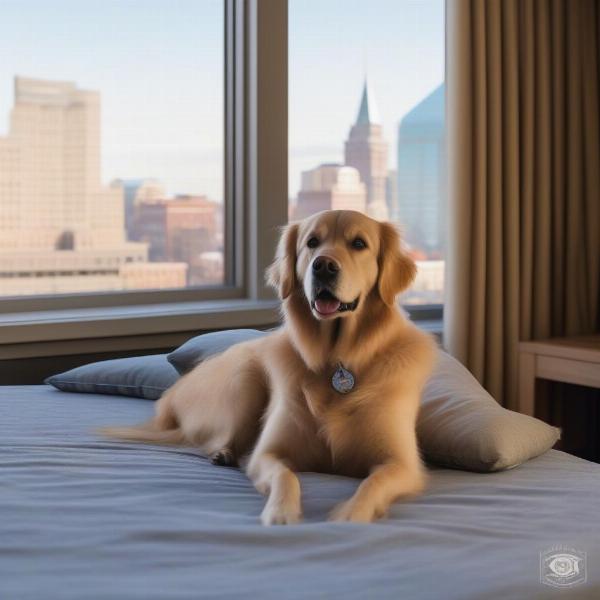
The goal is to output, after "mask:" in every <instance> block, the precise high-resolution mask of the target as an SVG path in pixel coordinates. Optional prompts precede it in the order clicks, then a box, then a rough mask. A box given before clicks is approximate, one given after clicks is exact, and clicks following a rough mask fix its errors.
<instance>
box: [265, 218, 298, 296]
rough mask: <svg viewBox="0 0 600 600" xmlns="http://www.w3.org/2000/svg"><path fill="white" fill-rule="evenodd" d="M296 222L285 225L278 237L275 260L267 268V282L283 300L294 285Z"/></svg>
mask: <svg viewBox="0 0 600 600" xmlns="http://www.w3.org/2000/svg"><path fill="white" fill-rule="evenodd" d="M297 242H298V223H290V224H289V225H286V226H285V227H284V228H283V230H282V232H281V237H280V238H279V243H278V244H277V251H276V252H275V260H274V261H273V264H272V265H271V266H270V267H269V268H268V269H267V283H268V284H269V285H270V286H272V287H274V288H275V289H276V290H277V293H278V294H279V297H280V298H281V299H282V300H285V299H286V298H287V297H288V296H289V295H290V294H291V293H292V290H293V289H294V287H295V286H296V244H297Z"/></svg>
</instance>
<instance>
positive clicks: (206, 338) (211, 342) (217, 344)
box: [167, 329, 269, 375]
mask: <svg viewBox="0 0 600 600" xmlns="http://www.w3.org/2000/svg"><path fill="white" fill-rule="evenodd" d="M268 333H269V332H267V331H258V330H257V329H229V330H227V331H213V332H212V333H205V334H203V335H197V336H196V337H193V338H192V339H191V340H188V341H187V342H185V343H184V344H182V345H181V346H179V348H177V350H174V351H173V352H171V354H169V355H168V356H167V359H168V361H169V362H170V363H171V364H172V365H173V366H174V367H175V368H176V369H177V371H178V372H179V373H180V374H181V375H184V374H185V373H187V372H188V371H191V370H192V369H193V368H194V367H195V366H196V365H197V364H198V363H201V362H203V361H205V360H206V359H207V358H209V357H211V356H214V355H215V354H219V353H221V352H225V350H227V348H229V347H230V346H233V345H235V344H239V343H240V342H246V341H248V340H254V339H256V338H260V337H263V336H265V335H268Z"/></svg>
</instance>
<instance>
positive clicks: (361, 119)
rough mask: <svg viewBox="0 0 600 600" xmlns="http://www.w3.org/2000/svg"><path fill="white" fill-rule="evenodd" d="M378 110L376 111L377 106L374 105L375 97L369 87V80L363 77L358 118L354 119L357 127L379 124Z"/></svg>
mask: <svg viewBox="0 0 600 600" xmlns="http://www.w3.org/2000/svg"><path fill="white" fill-rule="evenodd" d="M380 123H381V121H380V119H379V110H377V104H376V103H375V96H374V95H373V91H372V90H371V86H370V85H369V80H368V79H367V78H366V77H365V85H364V87H363V93H362V98H361V101H360V108H359V110H358V117H356V124H357V125H373V124H380Z"/></svg>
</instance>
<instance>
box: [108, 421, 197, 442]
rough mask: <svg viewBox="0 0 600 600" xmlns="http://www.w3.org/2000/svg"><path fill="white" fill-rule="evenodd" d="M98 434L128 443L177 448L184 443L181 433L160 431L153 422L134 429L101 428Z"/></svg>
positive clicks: (170, 430)
mask: <svg viewBox="0 0 600 600" xmlns="http://www.w3.org/2000/svg"><path fill="white" fill-rule="evenodd" d="M97 431H98V433H100V434H101V435H104V436H106V437H110V438H116V439H118V440H124V441H128V442H143V443H146V444H166V445H172V446H179V445H183V444H184V443H185V437H184V435H183V432H182V431H181V429H179V428H178V427H177V428H175V429H160V428H158V427H157V426H156V423H155V422H154V420H152V421H149V422H148V423H142V424H141V425H136V426H134V427H102V428H100V429H98V430H97Z"/></svg>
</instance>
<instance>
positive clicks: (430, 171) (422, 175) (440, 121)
mask: <svg viewBox="0 0 600 600" xmlns="http://www.w3.org/2000/svg"><path fill="white" fill-rule="evenodd" d="M444 108H445V102H444V84H442V85H440V86H439V87H437V88H436V89H435V90H434V91H433V92H431V94H429V95H428V96H427V97H426V98H424V99H423V100H422V101H421V102H419V104H417V105H416V106H415V107H414V108H413V109H412V110H411V111H410V112H409V113H407V114H406V116H405V117H404V118H403V119H402V121H400V125H399V130H398V171H397V181H398V189H397V200H396V206H395V207H391V209H392V210H391V212H392V214H391V215H390V216H391V220H392V221H396V222H399V223H401V224H402V225H403V229H404V231H405V232H406V238H407V241H408V242H409V243H410V244H411V246H412V247H413V248H414V249H416V250H420V251H422V252H424V253H425V254H426V255H427V257H428V258H439V257H441V256H443V253H444V245H445V231H444V229H445V222H446V200H445V196H446V194H445V188H446V185H445V169H444V165H445V155H444V154H445V145H444V137H445V134H444Z"/></svg>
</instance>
